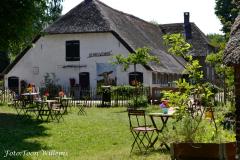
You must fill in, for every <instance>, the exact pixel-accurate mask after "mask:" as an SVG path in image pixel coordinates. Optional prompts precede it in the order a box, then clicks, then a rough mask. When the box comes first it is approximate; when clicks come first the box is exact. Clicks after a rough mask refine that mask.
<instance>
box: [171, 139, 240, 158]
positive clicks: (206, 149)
mask: <svg viewBox="0 0 240 160" xmlns="http://www.w3.org/2000/svg"><path fill="white" fill-rule="evenodd" d="M170 149H171V157H172V159H175V160H189V159H194V160H196V159H197V160H200V159H201V160H202V159H209V160H214V159H227V160H235V155H236V142H229V143H220V144H218V143H173V144H171V148H170Z"/></svg>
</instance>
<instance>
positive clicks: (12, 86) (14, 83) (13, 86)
mask: <svg viewBox="0 0 240 160" xmlns="http://www.w3.org/2000/svg"><path fill="white" fill-rule="evenodd" d="M8 89H9V90H11V91H13V92H15V93H19V78H18V77H9V78H8Z"/></svg>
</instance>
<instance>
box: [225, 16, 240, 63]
mask: <svg viewBox="0 0 240 160" xmlns="http://www.w3.org/2000/svg"><path fill="white" fill-rule="evenodd" d="M223 62H224V63H225V64H227V65H240V15H239V16H238V17H237V18H236V20H235V22H234V24H233V26H232V29H231V34H230V39H229V41H228V43H227V46H226V48H225V51H224V55H223Z"/></svg>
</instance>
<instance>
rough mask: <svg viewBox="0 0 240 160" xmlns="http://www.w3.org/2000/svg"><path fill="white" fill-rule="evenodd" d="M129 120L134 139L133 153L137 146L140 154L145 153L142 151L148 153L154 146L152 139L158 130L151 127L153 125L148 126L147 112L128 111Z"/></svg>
mask: <svg viewBox="0 0 240 160" xmlns="http://www.w3.org/2000/svg"><path fill="white" fill-rule="evenodd" d="M128 118H129V124H130V131H131V133H132V135H133V138H134V141H133V143H132V149H131V152H132V150H133V148H134V146H135V144H136V145H137V147H138V149H139V150H140V152H142V151H143V150H142V149H144V150H145V152H147V150H148V149H149V148H150V146H153V145H152V143H153V142H152V138H153V135H154V133H157V128H154V127H151V125H147V123H146V116H145V110H134V109H128ZM157 134H158V133H157Z"/></svg>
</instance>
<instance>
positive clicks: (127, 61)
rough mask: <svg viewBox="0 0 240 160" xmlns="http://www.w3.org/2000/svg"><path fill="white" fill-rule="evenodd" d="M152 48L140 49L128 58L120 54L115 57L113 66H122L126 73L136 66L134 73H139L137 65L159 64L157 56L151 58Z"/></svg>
mask: <svg viewBox="0 0 240 160" xmlns="http://www.w3.org/2000/svg"><path fill="white" fill-rule="evenodd" d="M150 50H151V49H150V48H147V47H143V48H138V49H136V51H135V52H134V53H130V54H129V55H128V57H124V56H123V55H122V54H118V55H116V56H114V57H113V59H115V61H114V62H113V64H120V65H122V68H123V70H124V71H126V70H127V69H128V68H129V66H130V65H134V72H136V71H137V69H136V65H137V64H141V65H147V64H148V63H149V62H157V63H159V59H158V58H157V57H155V56H151V55H150V54H149V52H150Z"/></svg>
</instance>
